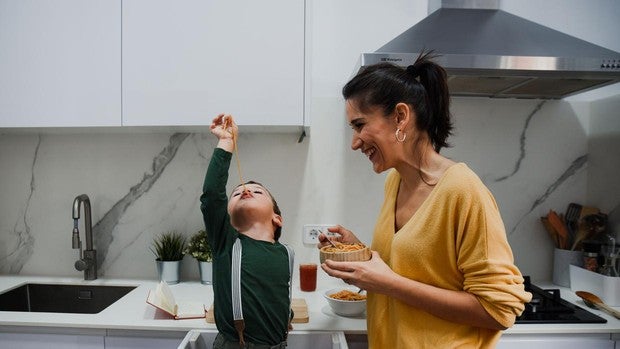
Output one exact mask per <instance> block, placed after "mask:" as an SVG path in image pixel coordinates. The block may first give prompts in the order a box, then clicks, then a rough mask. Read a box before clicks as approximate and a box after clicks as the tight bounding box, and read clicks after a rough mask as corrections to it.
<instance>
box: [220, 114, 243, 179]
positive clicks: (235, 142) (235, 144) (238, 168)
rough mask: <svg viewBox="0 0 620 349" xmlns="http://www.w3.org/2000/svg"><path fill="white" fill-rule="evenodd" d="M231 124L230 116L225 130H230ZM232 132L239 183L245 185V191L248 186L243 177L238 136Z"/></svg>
mask: <svg viewBox="0 0 620 349" xmlns="http://www.w3.org/2000/svg"><path fill="white" fill-rule="evenodd" d="M229 126H231V121H230V118H226V121H224V125H223V127H224V130H228V127H229ZM230 134H231V135H232V140H233V151H234V152H235V159H236V160H237V174H239V183H240V185H242V186H243V191H246V190H247V189H246V187H245V182H244V181H243V178H242V177H241V162H240V161H239V149H238V148H237V137H236V136H235V133H234V132H232V131H230Z"/></svg>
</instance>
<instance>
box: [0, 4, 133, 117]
mask: <svg viewBox="0 0 620 349" xmlns="http://www.w3.org/2000/svg"><path fill="white" fill-rule="evenodd" d="M120 22H121V1H120V0H90V1H82V0H55V1H41V0H19V1H14V0H0V48H1V50H0V127H48V126H120V124H121V100H120V99H121V45H120V35H121V26H120Z"/></svg>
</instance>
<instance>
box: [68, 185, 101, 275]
mask: <svg viewBox="0 0 620 349" xmlns="http://www.w3.org/2000/svg"><path fill="white" fill-rule="evenodd" d="M82 203H83V204H84V230H85V234H86V249H85V250H83V251H82V241H80V231H79V229H78V222H79V219H80V206H81V204H82ZM72 240H73V243H72V245H73V249H79V250H80V251H79V254H78V258H79V259H78V260H77V261H76V262H75V269H77V270H79V271H82V270H83V271H84V280H95V279H96V278H97V251H96V250H94V249H93V225H92V221H91V214H90V199H89V198H88V195H86V194H81V195H78V196H76V197H75V199H74V200H73V239H72Z"/></svg>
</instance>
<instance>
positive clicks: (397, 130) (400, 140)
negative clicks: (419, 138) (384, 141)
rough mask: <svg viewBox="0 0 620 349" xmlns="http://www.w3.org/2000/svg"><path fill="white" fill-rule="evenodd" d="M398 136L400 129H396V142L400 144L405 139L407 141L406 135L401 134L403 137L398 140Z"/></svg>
mask: <svg viewBox="0 0 620 349" xmlns="http://www.w3.org/2000/svg"><path fill="white" fill-rule="evenodd" d="M399 134H400V128H397V129H396V140H397V141H399V142H400V143H404V142H405V139H407V134H406V133H405V132H403V137H402V138H400V137H399V136H398V135H399Z"/></svg>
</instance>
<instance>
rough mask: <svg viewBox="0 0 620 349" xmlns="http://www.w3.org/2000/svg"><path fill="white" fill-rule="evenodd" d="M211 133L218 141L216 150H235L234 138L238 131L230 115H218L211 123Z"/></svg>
mask: <svg viewBox="0 0 620 349" xmlns="http://www.w3.org/2000/svg"><path fill="white" fill-rule="evenodd" d="M210 129H211V133H213V134H214V135H215V136H216V137H217V138H218V139H219V142H218V143H217V147H218V148H222V149H224V150H226V151H228V152H232V151H233V150H234V148H235V143H234V138H235V137H237V134H238V132H239V129H238V127H237V124H236V123H235V120H234V119H233V117H232V115H230V114H220V115H218V116H217V117H215V118H214V119H213V121H212V122H211V127H210Z"/></svg>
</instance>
